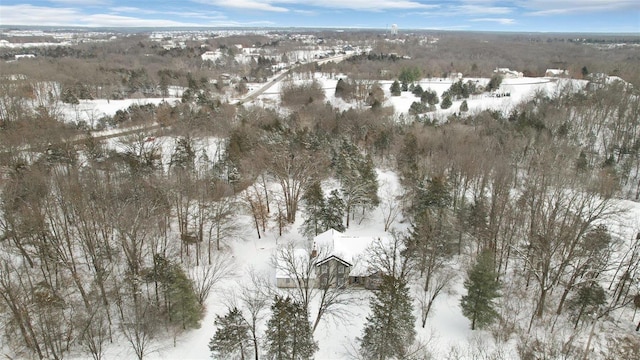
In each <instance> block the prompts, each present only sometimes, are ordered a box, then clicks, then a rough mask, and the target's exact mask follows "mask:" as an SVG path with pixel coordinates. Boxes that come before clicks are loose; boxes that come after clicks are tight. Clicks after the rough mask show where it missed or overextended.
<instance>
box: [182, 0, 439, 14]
mask: <svg viewBox="0 0 640 360" xmlns="http://www.w3.org/2000/svg"><path fill="white" fill-rule="evenodd" d="M194 1H195V2H197V3H201V4H207V5H215V6H220V7H225V8H235V9H247V10H259V11H272V12H288V11H294V9H293V8H294V7H295V8H297V7H300V6H305V7H315V8H326V9H333V10H359V11H383V10H412V9H414V10H417V9H431V8H433V7H437V6H438V5H433V4H424V3H422V2H419V1H414V0H231V1H229V0H194ZM285 6H289V7H285ZM296 11H300V9H296Z"/></svg>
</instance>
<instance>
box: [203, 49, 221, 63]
mask: <svg viewBox="0 0 640 360" xmlns="http://www.w3.org/2000/svg"><path fill="white" fill-rule="evenodd" d="M222 56H223V54H222V51H220V49H218V50H216V51H207V52H205V53H204V54H202V55H200V58H201V59H202V61H216V60H218V59H219V58H221V57H222Z"/></svg>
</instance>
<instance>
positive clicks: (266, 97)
mask: <svg viewBox="0 0 640 360" xmlns="http://www.w3.org/2000/svg"><path fill="white" fill-rule="evenodd" d="M313 78H314V79H315V80H316V81H318V82H319V83H320V84H321V85H322V88H323V89H324V91H325V98H326V101H329V102H330V103H331V104H332V105H333V106H335V107H337V108H339V109H341V110H346V109H348V108H351V107H358V106H363V104H358V103H356V102H352V103H347V102H345V101H344V100H342V99H341V98H336V96H335V89H336V85H337V83H338V80H339V79H340V78H346V76H345V75H336V74H325V73H315V74H313ZM294 81H295V82H296V83H303V82H305V81H310V80H309V79H304V78H303V79H296V80H294ZM455 81H457V80H455ZM455 81H454V80H452V79H445V78H431V79H422V80H420V81H419V82H418V83H416V85H418V84H419V85H420V86H421V87H422V89H423V90H433V91H435V92H436V93H437V94H438V97H439V98H440V99H442V93H444V92H445V91H446V90H448V89H449V88H450V87H451V85H452V84H453V83H454V82H455ZM462 81H463V82H464V83H466V82H467V81H472V82H475V83H477V84H478V85H482V86H486V85H487V83H488V82H489V79H488V78H463V79H462ZM378 83H379V84H380V86H381V87H382V89H383V90H384V92H385V98H386V101H385V103H384V105H385V106H393V108H394V112H395V113H396V114H404V115H405V116H406V115H407V114H408V113H409V107H411V104H412V103H413V102H414V101H417V102H420V98H418V97H416V96H415V95H413V94H412V93H411V92H409V91H403V92H402V94H401V95H400V96H391V91H390V87H391V84H392V83H393V81H379V82H378ZM586 84H587V81H586V80H576V79H561V78H545V77H543V78H537V77H523V78H506V79H504V80H503V81H502V84H501V85H500V88H499V90H498V91H497V93H509V95H510V96H503V97H493V96H491V94H489V93H483V94H479V95H472V96H470V97H469V99H466V100H467V105H468V107H469V112H468V113H469V114H474V113H479V112H481V111H483V110H497V111H500V112H502V113H503V114H509V113H510V112H511V110H512V109H513V108H514V107H515V106H516V105H517V104H519V103H521V102H523V101H527V100H530V99H532V98H533V97H534V96H535V95H536V94H537V93H542V94H545V95H548V96H550V97H553V96H554V95H556V94H558V93H559V92H561V91H563V90H564V89H565V88H567V87H569V88H570V89H572V90H573V91H577V90H581V89H583V88H584V87H585V86H586ZM249 86H250V88H255V87H258V86H260V85H259V84H250V85H249ZM280 91H281V83H280V82H278V83H276V84H274V85H273V86H272V87H270V88H269V90H267V91H265V92H264V93H263V94H262V95H260V96H259V97H258V98H257V99H256V100H255V101H254V102H253V103H254V104H256V105H264V106H276V104H278V100H279V97H280ZM462 101H463V100H455V101H453V105H452V106H451V107H450V108H449V109H446V110H443V109H441V108H440V106H439V104H438V105H437V106H436V110H435V111H433V112H429V113H427V115H429V116H430V117H432V118H436V119H439V120H444V119H446V118H447V116H449V115H451V114H453V113H458V112H459V111H460V105H461V104H462Z"/></svg>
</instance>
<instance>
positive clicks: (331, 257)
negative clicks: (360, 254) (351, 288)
mask: <svg viewBox="0 0 640 360" xmlns="http://www.w3.org/2000/svg"><path fill="white" fill-rule="evenodd" d="M331 260H335V261H337V262H339V263H341V264H342V265H344V266H348V267H351V266H353V265H352V264H350V263H348V262H346V261H344V260H342V259H340V258H339V257H337V256H335V255H331V256H329V257H326V258H324V259H322V260H320V261H318V262H317V263H316V266H320V265H322V264H325V263H327V262H329V261H331Z"/></svg>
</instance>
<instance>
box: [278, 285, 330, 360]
mask: <svg viewBox="0 0 640 360" xmlns="http://www.w3.org/2000/svg"><path fill="white" fill-rule="evenodd" d="M271 312H272V315H271V318H270V319H269V321H268V323H267V332H266V347H267V354H268V357H269V358H270V359H275V360H298V359H309V358H311V357H312V356H313V354H314V353H315V352H316V350H318V345H317V344H316V343H315V342H314V341H313V334H312V332H311V324H310V323H309V319H308V314H307V311H306V309H305V308H304V306H303V305H302V304H301V303H299V302H296V301H293V300H291V298H289V297H286V298H282V297H280V296H278V295H276V297H275V300H274V302H273V305H272V306H271Z"/></svg>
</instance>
